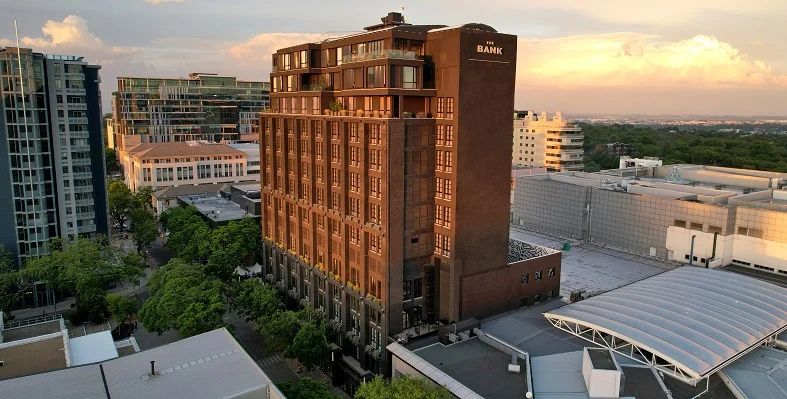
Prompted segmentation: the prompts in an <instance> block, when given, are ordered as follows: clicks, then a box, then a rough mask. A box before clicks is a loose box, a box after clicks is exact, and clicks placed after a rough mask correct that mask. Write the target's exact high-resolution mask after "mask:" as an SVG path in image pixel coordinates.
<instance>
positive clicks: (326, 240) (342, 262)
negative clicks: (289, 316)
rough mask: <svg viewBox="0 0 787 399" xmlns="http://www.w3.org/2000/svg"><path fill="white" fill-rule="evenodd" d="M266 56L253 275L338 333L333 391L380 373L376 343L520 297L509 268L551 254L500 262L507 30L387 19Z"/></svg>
mask: <svg viewBox="0 0 787 399" xmlns="http://www.w3.org/2000/svg"><path fill="white" fill-rule="evenodd" d="M272 58H273V73H272V74H271V80H272V85H271V86H272V88H273V92H272V94H271V108H272V112H270V113H263V114H262V116H261V122H260V124H261V128H262V150H261V163H262V165H261V166H262V172H261V176H262V179H261V180H262V190H263V211H262V214H263V218H262V219H263V220H262V230H263V234H264V236H265V237H264V238H265V239H264V245H265V258H266V265H265V267H266V271H265V273H266V278H269V279H270V280H271V281H275V282H276V283H277V284H279V286H280V287H282V289H283V290H286V291H288V292H290V293H292V294H291V295H292V296H293V297H294V298H293V301H291V305H293V306H295V305H296V304H298V303H303V304H307V305H308V306H314V307H316V308H320V309H323V310H324V311H325V312H326V314H327V315H328V317H329V319H330V320H332V323H333V324H334V325H335V326H337V328H338V329H339V330H340V331H341V334H340V335H341V337H342V338H341V340H340V341H341V342H340V345H341V347H342V350H343V353H345V354H346V355H347V356H345V357H342V360H341V361H340V363H343V364H345V366H343V367H340V368H341V369H342V370H346V372H345V375H344V376H343V377H342V378H341V383H342V384H343V385H344V386H345V389H346V390H347V391H348V392H354V389H355V388H354V387H355V386H357V384H358V383H359V382H360V381H361V380H362V377H363V375H364V374H363V373H360V372H359V371H358V370H359V369H361V370H367V371H369V372H371V373H384V372H386V368H387V365H388V364H389V363H388V362H387V360H386V355H385V351H384V350H383V347H384V342H385V340H386V339H387V337H389V336H395V335H397V334H402V333H405V334H411V335H415V334H420V332H418V333H417V332H416V328H418V327H424V328H421V329H419V330H418V331H428V330H429V328H426V326H427V325H434V324H435V323H439V322H441V321H442V322H444V323H448V322H450V321H453V320H463V319H467V318H471V317H483V316H485V315H490V314H493V313H494V312H498V311H500V309H502V308H507V307H513V308H515V307H517V306H519V304H521V301H522V299H523V298H524V297H526V296H527V295H529V294H530V293H531V292H530V291H528V290H529V289H530V288H531V287H533V289H535V287H534V286H530V285H528V286H524V287H523V285H522V283H521V276H522V274H526V273H534V272H533V271H530V270H532V269H533V268H534V267H535V266H533V263H534V262H535V263H537V264H540V266H539V267H540V268H541V269H543V270H544V273H546V270H547V269H548V268H547V265H546V264H545V262H547V260H551V259H554V257H555V256H558V257H559V253H556V254H549V255H547V256H544V257H538V260H536V261H534V262H513V263H512V262H510V261H509V259H508V257H507V255H508V253H509V239H508V223H507V221H506V220H507V219H508V215H507V214H506V213H507V212H506V211H505V209H506V206H507V204H508V202H509V201H510V199H509V195H510V192H509V190H508V188H509V185H510V178H511V170H510V163H509V162H508V160H507V159H505V158H500V157H499V154H500V153H501V152H504V153H508V152H509V151H510V149H511V143H512V139H511V126H510V125H509V124H508V122H507V121H508V118H509V117H510V115H511V114H512V112H513V108H512V107H513V94H514V80H515V63H516V37H515V36H512V35H506V34H501V33H498V32H497V31H495V30H494V29H493V28H491V27H489V26H487V25H483V24H465V25H459V26H453V27H446V26H442V25H410V24H407V23H405V22H404V20H403V17H402V15H401V14H399V13H390V14H388V15H387V16H386V17H384V18H383V19H382V23H381V24H378V25H375V26H370V27H367V28H366V29H365V30H364V32H362V33H359V34H354V35H350V36H344V37H339V38H335V39H330V40H326V41H324V42H320V43H308V44H303V45H299V46H293V47H289V48H285V49H280V50H278V51H277V52H276V53H275V54H274V55H273V57H272ZM460 93H461V94H460ZM459 131H461V132H462V135H461V137H460V136H459V135H458V132H459ZM550 256H551V257H550ZM539 262H541V263H539ZM558 263H559V262H558ZM556 272H557V270H556ZM512 276H513V277H512ZM547 291H548V290H547ZM345 338H346V339H345ZM345 358H346V359H345ZM353 358H354V359H355V360H353Z"/></svg>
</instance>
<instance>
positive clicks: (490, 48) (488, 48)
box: [476, 41, 503, 55]
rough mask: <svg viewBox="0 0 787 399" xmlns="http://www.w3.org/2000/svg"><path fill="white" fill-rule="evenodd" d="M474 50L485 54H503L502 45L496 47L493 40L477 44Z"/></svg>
mask: <svg viewBox="0 0 787 399" xmlns="http://www.w3.org/2000/svg"><path fill="white" fill-rule="evenodd" d="M476 52H478V53H485V54H497V55H503V48H502V47H496V46H495V42H489V41H488V42H486V44H485V45H484V44H479V45H478V47H476Z"/></svg>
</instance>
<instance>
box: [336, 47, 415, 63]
mask: <svg viewBox="0 0 787 399" xmlns="http://www.w3.org/2000/svg"><path fill="white" fill-rule="evenodd" d="M381 58H394V59H400V60H417V59H418V54H417V53H416V52H415V51H404V50H392V49H388V50H379V51H371V52H368V53H363V54H352V55H345V56H344V57H342V62H343V63H345V64H346V63H349V62H360V61H368V60H376V59H381Z"/></svg>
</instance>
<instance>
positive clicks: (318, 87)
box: [301, 84, 335, 91]
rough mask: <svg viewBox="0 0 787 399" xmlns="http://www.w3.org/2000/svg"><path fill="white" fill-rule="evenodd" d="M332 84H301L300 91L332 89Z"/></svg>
mask: <svg viewBox="0 0 787 399" xmlns="http://www.w3.org/2000/svg"><path fill="white" fill-rule="evenodd" d="M334 90H335V89H334V88H333V85H326V84H310V85H301V91H334Z"/></svg>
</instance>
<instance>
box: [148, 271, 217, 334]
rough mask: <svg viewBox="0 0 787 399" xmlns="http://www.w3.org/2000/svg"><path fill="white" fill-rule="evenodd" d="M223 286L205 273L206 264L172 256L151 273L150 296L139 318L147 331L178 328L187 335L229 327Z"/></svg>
mask: <svg viewBox="0 0 787 399" xmlns="http://www.w3.org/2000/svg"><path fill="white" fill-rule="evenodd" d="M223 286H224V284H223V283H222V282H221V281H219V280H218V279H216V278H212V277H210V276H208V275H206V274H205V271H204V266H202V265H198V264H190V263H188V262H185V261H183V260H181V259H178V258H173V259H172V260H170V261H169V263H167V264H166V265H164V266H163V267H161V268H160V269H158V270H156V271H155V272H154V273H153V274H152V275H151V277H150V280H149V281H148V289H149V290H150V298H149V299H148V300H147V302H145V304H144V305H143V306H142V308H141V309H140V310H139V318H140V320H141V321H142V324H143V325H144V326H145V328H146V329H147V330H148V331H153V332H157V333H159V334H161V333H163V332H164V331H167V330H177V331H178V333H179V334H180V336H181V337H184V338H185V337H190V336H193V335H197V334H201V333H204V332H207V331H211V330H214V329H216V328H220V327H228V326H227V325H226V324H225V323H224V319H223V316H224V306H225V301H224V297H223V296H222V288H223Z"/></svg>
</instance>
